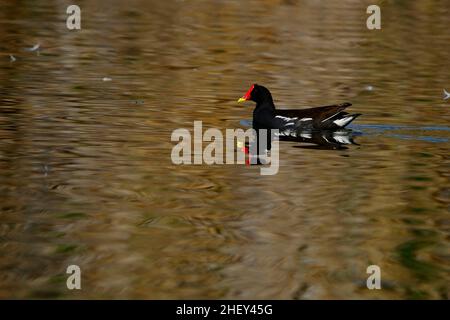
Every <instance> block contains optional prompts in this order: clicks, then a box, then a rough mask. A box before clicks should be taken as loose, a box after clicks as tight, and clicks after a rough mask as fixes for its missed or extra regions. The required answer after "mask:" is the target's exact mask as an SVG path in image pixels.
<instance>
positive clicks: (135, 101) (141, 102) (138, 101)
mask: <svg viewBox="0 0 450 320" xmlns="http://www.w3.org/2000/svg"><path fill="white" fill-rule="evenodd" d="M133 103H134V104H144V103H145V101H144V100H134V101H133Z"/></svg>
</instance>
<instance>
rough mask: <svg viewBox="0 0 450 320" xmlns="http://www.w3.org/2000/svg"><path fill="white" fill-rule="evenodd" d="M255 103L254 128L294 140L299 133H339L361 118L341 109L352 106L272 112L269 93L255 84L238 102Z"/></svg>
mask: <svg viewBox="0 0 450 320" xmlns="http://www.w3.org/2000/svg"><path fill="white" fill-rule="evenodd" d="M247 100H251V101H254V102H256V107H255V110H253V128H255V129H279V131H280V133H279V135H280V136H296V135H297V133H299V132H302V131H319V130H320V131H322V130H330V131H334V130H338V129H342V128H344V127H346V126H347V125H348V124H349V123H350V122H352V121H353V120H355V119H356V118H357V117H358V116H360V115H361V114H359V113H354V114H349V113H347V112H344V109H345V108H347V107H349V106H351V105H352V104H351V103H348V102H346V103H342V104H337V105H331V106H324V107H317V108H309V109H284V110H278V109H275V104H274V103H273V99H272V95H271V94H270V91H269V90H268V89H267V88H266V87H263V86H260V85H258V84H254V85H252V86H251V87H250V89H249V90H248V91H247V93H246V94H245V95H244V96H243V97H242V98H240V99H239V100H238V102H243V101H247Z"/></svg>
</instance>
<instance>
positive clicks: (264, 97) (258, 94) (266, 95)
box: [238, 83, 272, 103]
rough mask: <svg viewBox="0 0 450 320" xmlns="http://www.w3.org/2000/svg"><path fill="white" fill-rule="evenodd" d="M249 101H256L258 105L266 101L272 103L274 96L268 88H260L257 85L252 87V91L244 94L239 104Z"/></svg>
mask: <svg viewBox="0 0 450 320" xmlns="http://www.w3.org/2000/svg"><path fill="white" fill-rule="evenodd" d="M248 100H251V101H255V102H256V103H259V102H265V101H270V102H272V95H271V94H270V91H269V90H268V89H267V88H266V87H263V86H260V85H258V84H256V83H255V84H253V85H252V86H251V87H250V89H248V91H247V93H246V94H244V95H243V96H242V98H239V100H238V102H244V101H248Z"/></svg>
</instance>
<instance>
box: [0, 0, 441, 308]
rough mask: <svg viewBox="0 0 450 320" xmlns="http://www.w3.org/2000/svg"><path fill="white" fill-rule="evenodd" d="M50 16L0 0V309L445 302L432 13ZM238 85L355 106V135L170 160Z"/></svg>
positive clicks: (218, 10)
mask: <svg viewBox="0 0 450 320" xmlns="http://www.w3.org/2000/svg"><path fill="white" fill-rule="evenodd" d="M377 2H378V4H379V5H380V6H381V8H382V30H379V31H369V30H367V28H366V18H367V16H368V15H367V14H366V8H367V6H368V5H369V4H373V3H377ZM69 4H71V3H68V2H67V1H39V2H38V1H24V2H20V4H18V3H17V2H15V1H7V0H0V39H1V41H0V298H66V299H67V298H145V299H147V298H157V299H159V298H275V299H311V298H312V299H317V298H319V299H323V298H324V299H332V298H337V299H360V298H369V299H372V298H385V299H390V298H394V299H399V298H431V299H448V298H449V295H450V286H449V283H450V273H449V272H450V250H449V249H450V244H449V241H450V213H449V195H450V183H449V172H450V171H449V166H450V158H449V139H450V125H449V118H450V116H449V110H450V109H449V108H450V100H447V101H445V100H443V97H442V92H443V89H444V88H446V89H447V91H450V59H449V53H450V34H449V26H450V25H449V14H450V12H449V6H448V3H447V2H446V1H438V0H435V1H433V0H420V1H400V0H398V1H394V0H392V1H356V0H355V1H352V0H345V1H334V0H333V1H312V0H289V1H288V0H284V1H283V0H278V1H277V0H265V1H256V0H252V1H219V0H215V1H211V0H199V1H173V0H167V1H144V0H128V1H127V2H126V4H124V2H122V1H100V0H98V1H97V0H93V1H79V5H80V6H81V9H82V30H80V31H69V30H67V28H66V23H65V18H66V14H65V11H66V7H67V5H69ZM35 44H40V49H39V50H38V51H35V52H29V51H25V50H24V48H31V47H33V46H34V45H35ZM10 54H11V55H13V56H14V57H15V58H16V61H10V57H9V55H10ZM104 78H109V79H104ZM103 80H110V81H103ZM253 82H257V83H260V84H264V85H266V86H267V87H269V88H270V89H271V91H272V94H273V95H274V98H275V101H276V103H277V105H278V106H280V107H284V108H300V107H306V106H316V105H326V104H332V103H337V102H344V101H350V102H352V103H353V106H352V107H351V110H352V111H354V112H358V113H363V116H361V117H360V118H358V119H357V121H355V123H354V125H353V129H354V130H355V131H357V132H359V135H358V136H357V137H356V142H357V143H358V145H352V146H350V147H349V148H348V149H345V150H320V149H317V148H305V145H303V144H300V143H296V142H281V151H280V162H281V165H280V170H279V173H278V174H277V175H274V176H261V175H260V168H258V167H257V166H245V165H214V166H206V165H191V166H188V165H181V166H175V165H173V164H172V162H171V158H170V153H171V150H172V147H173V146H174V144H175V143H173V142H171V141H170V136H171V133H172V131H173V130H174V129H177V128H187V129H190V130H192V127H193V121H194V120H201V121H203V126H204V127H205V128H207V127H217V128H219V129H221V130H224V129H225V128H237V127H241V122H242V120H243V119H250V118H251V112H252V109H253V105H252V104H251V103H248V104H246V105H238V104H237V103H236V99H237V98H239V97H240V96H242V94H244V93H245V91H247V89H248V87H249V86H250V84H251V83H253ZM70 264H76V265H79V266H80V268H81V270H82V290H79V291H76V290H74V291H69V290H67V288H66V277H67V275H66V273H65V271H66V268H67V266H68V265H70ZM372 264H375V265H378V266H380V268H381V270H382V286H383V289H382V290H368V289H367V288H366V279H367V276H368V275H367V274H366V268H367V266H369V265H372Z"/></svg>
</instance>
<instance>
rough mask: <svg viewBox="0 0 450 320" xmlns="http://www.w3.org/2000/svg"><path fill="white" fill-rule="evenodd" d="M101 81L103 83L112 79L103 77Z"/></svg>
mask: <svg viewBox="0 0 450 320" xmlns="http://www.w3.org/2000/svg"><path fill="white" fill-rule="evenodd" d="M102 80H103V81H111V80H112V79H111V78H108V77H104V78H103V79H102Z"/></svg>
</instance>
